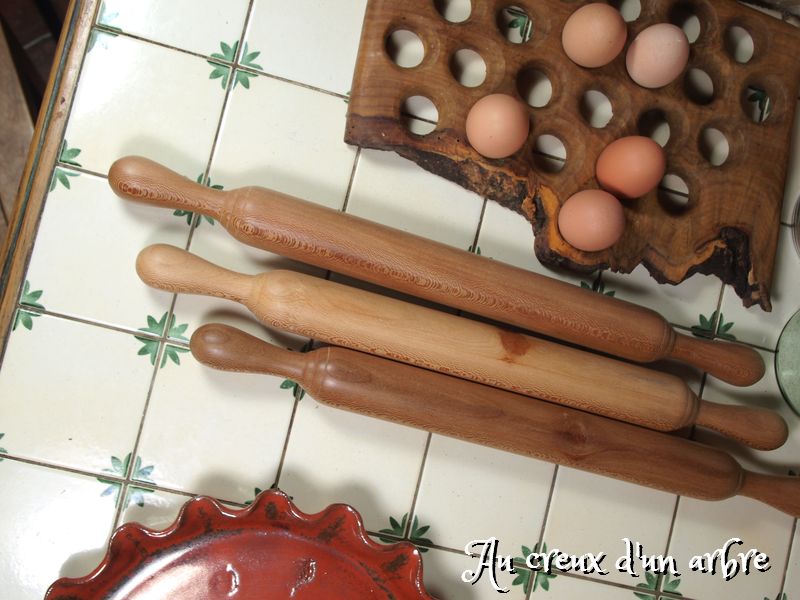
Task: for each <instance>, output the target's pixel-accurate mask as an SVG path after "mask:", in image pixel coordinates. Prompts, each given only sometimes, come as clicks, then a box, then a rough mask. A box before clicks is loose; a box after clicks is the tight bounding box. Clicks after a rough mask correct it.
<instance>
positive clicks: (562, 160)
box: [533, 133, 567, 173]
mask: <svg viewBox="0 0 800 600" xmlns="http://www.w3.org/2000/svg"><path fill="white" fill-rule="evenodd" d="M533 162H534V164H535V165H536V167H537V168H538V169H540V170H541V171H544V172H545V173H558V172H559V171H561V170H562V169H563V168H564V165H565V164H566V162H567V148H566V146H564V142H562V141H561V140H560V139H559V138H557V137H556V136H554V135H553V134H550V133H545V134H543V135H540V136H539V137H537V138H536V142H535V143H534V146H533Z"/></svg>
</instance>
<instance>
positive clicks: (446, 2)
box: [433, 0, 472, 23]
mask: <svg viewBox="0 0 800 600" xmlns="http://www.w3.org/2000/svg"><path fill="white" fill-rule="evenodd" d="M433 4H434V6H435V7H436V10H438V11H439V14H440V15H442V17H444V19H445V20H446V21H450V22H451V23H463V22H464V21H466V20H467V19H469V16H470V15H471V14H472V2H470V0H433Z"/></svg>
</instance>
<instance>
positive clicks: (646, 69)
mask: <svg viewBox="0 0 800 600" xmlns="http://www.w3.org/2000/svg"><path fill="white" fill-rule="evenodd" d="M688 60H689V40H687V39H686V34H685V33H684V32H683V30H682V29H681V28H680V27H677V26H675V25H672V24H670V23H658V24H656V25H651V26H650V27H648V28H647V29H644V30H642V31H641V32H640V33H639V35H637V36H636V38H635V39H634V40H633V42H631V45H630V46H629V47H628V53H627V54H626V55H625V66H626V67H627V68H628V74H629V75H630V76H631V79H633V80H634V81H635V82H636V83H638V84H639V85H640V86H642V87H646V88H660V87H664V86H665V85H667V84H668V83H671V82H672V81H674V80H675V79H676V78H677V77H678V76H679V75H680V74H681V73H682V72H683V70H684V69H685V68H686V63H687V62H688Z"/></svg>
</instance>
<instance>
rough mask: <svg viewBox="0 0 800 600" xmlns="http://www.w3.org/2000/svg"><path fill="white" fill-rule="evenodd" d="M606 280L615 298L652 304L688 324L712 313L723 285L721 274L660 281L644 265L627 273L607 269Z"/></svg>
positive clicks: (674, 320) (670, 317) (671, 319)
mask: <svg viewBox="0 0 800 600" xmlns="http://www.w3.org/2000/svg"><path fill="white" fill-rule="evenodd" d="M603 282H604V283H605V284H606V290H613V291H614V297H615V298H619V299H620V300H627V301H628V302H633V303H634V304H638V305H640V306H646V307H647V308H651V309H653V310H655V311H656V312H658V313H660V314H661V315H662V316H663V317H664V318H665V319H667V321H669V322H670V323H672V324H673V325H682V326H684V327H692V326H693V325H697V324H698V323H699V318H700V317H699V315H700V314H702V315H705V316H706V317H709V316H710V315H711V314H712V313H713V312H714V311H715V310H716V309H717V302H718V301H719V295H720V291H721V288H722V282H721V281H720V280H719V279H718V278H717V277H714V276H712V275H700V274H699V273H696V274H694V275H692V276H691V277H689V278H688V279H686V280H684V281H682V282H681V283H679V284H678V285H670V284H660V283H658V282H657V281H656V280H655V279H653V278H652V277H651V276H650V273H648V272H647V269H646V268H645V267H644V266H643V265H639V266H638V267H636V268H635V269H634V270H633V271H632V272H631V273H627V274H620V273H612V272H611V271H603Z"/></svg>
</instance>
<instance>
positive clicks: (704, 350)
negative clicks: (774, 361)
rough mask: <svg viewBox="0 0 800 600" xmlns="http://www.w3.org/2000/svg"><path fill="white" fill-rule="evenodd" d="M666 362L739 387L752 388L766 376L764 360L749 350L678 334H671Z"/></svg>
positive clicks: (736, 345)
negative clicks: (690, 367) (691, 367)
mask: <svg viewBox="0 0 800 600" xmlns="http://www.w3.org/2000/svg"><path fill="white" fill-rule="evenodd" d="M668 358H673V359H676V360H680V361H683V362H687V363H689V364H691V365H694V366H695V367H697V368H699V369H702V370H703V371H706V372H707V373H708V374H709V375H713V376H714V377H716V378H717V379H721V380H722V381H725V382H726V383H730V384H731V385H737V386H742V387H744V386H748V385H753V384H754V383H756V382H757V381H758V380H759V379H761V378H762V377H763V376H764V373H765V372H766V365H764V359H763V358H761V355H760V354H759V353H758V352H756V351H755V350H754V349H753V348H750V347H749V346H745V345H743V344H737V343H732V342H725V341H721V340H704V339H701V338H698V337H692V336H688V335H684V334H680V333H676V334H675V342H674V345H673V347H672V352H671V353H670V355H669V356H668Z"/></svg>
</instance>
